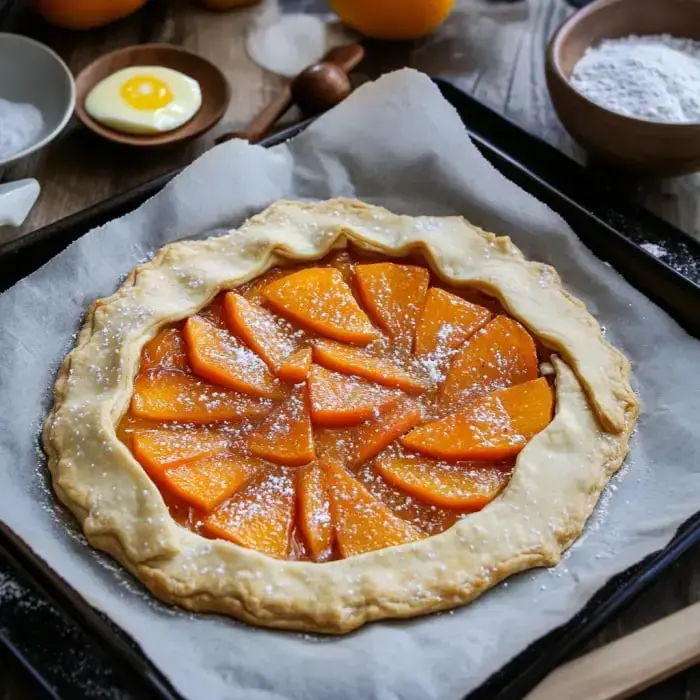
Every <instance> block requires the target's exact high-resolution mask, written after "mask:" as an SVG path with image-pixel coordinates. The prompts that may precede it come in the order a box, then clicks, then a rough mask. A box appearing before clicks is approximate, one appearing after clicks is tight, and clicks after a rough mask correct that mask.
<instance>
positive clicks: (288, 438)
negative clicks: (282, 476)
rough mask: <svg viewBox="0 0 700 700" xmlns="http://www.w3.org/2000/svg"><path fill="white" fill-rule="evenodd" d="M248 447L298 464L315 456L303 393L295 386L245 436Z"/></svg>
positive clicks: (266, 456)
mask: <svg viewBox="0 0 700 700" xmlns="http://www.w3.org/2000/svg"><path fill="white" fill-rule="evenodd" d="M248 449H249V450H250V451H251V452H252V453H253V454H254V455H257V456H258V457H262V458H263V459H267V460H270V461H271V462H276V463H277V464H283V465H285V466H288V467H299V466H301V465H303V464H308V463H309V462H311V461H312V460H313V459H314V458H315V457H316V452H315V450H314V435H313V429H312V427H311V419H310V417H309V407H308V401H307V398H306V392H305V391H304V388H303V387H295V388H294V390H293V391H292V393H291V395H290V396H289V398H288V399H287V400H286V401H285V402H283V403H281V404H280V405H279V406H278V407H277V408H275V409H274V410H273V411H272V412H271V413H270V414H268V415H267V416H266V417H265V419H264V420H263V421H262V423H260V425H259V426H258V428H257V429H256V430H255V432H253V433H251V435H250V436H249V437H248Z"/></svg>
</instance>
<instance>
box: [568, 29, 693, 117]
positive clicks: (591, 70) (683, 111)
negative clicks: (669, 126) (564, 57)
mask: <svg viewBox="0 0 700 700" xmlns="http://www.w3.org/2000/svg"><path fill="white" fill-rule="evenodd" d="M571 84H572V85H573V86H574V87H575V88H576V89H577V90H578V91H579V92H581V93H582V94H583V95H585V96H586V97H587V98H588V99H590V100H592V101H593V102H596V103H597V104H599V105H601V106H602V107H605V108H606V109H610V110H612V111H613V112H619V113H620V114H624V115H626V116H629V117H636V118H639V119H648V120H650V121H656V122H676V123H678V122H700V42H699V41H693V40H692V39H683V38H678V37H672V36H669V35H668V34H660V35H656V36H628V37H624V38H621V39H607V40H605V41H602V42H601V43H600V44H597V45H596V46H594V47H592V48H589V49H588V50H587V51H586V53H585V54H584V55H583V58H581V60H580V61H579V62H578V63H577V64H576V66H575V67H574V71H573V74H572V76H571Z"/></svg>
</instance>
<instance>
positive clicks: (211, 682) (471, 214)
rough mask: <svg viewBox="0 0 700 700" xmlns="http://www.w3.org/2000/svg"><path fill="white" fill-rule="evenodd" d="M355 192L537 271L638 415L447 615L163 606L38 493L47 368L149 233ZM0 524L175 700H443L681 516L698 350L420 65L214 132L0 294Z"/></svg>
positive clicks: (221, 224)
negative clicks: (605, 464) (151, 186)
mask: <svg viewBox="0 0 700 700" xmlns="http://www.w3.org/2000/svg"><path fill="white" fill-rule="evenodd" d="M337 195H343V196H348V197H358V198H360V199H364V200H366V201H368V202H371V203H375V204H381V205H384V206H386V207H388V208H389V209H392V210H394V211H396V212H399V213H406V214H433V215H451V214H461V215H464V216H466V217H467V218H469V219H470V220H471V221H472V222H473V223H475V224H477V225H479V226H482V227H483V228H485V229H488V230H491V231H494V232H496V233H498V234H507V235H510V236H511V237H512V238H513V240H514V241H515V243H516V244H517V245H518V246H520V247H521V248H522V249H523V251H524V252H525V254H526V255H527V256H528V257H531V258H534V259H537V260H541V261H544V262H546V263H549V264H551V265H554V266H555V267H556V268H557V269H558V271H559V273H560V274H561V277H562V278H563V280H564V283H565V285H566V287H567V288H568V289H569V290H570V291H571V292H572V293H573V294H574V295H576V296H578V297H580V298H581V299H583V300H584V301H585V302H586V304H587V305H588V308H589V309H590V311H591V312H592V313H593V314H594V315H595V316H597V318H598V319H599V321H600V322H601V324H602V325H603V326H604V327H605V328H606V329H607V335H608V338H609V339H610V340H611V341H612V342H613V343H614V344H615V345H617V346H618V347H619V348H621V349H622V350H623V351H624V352H625V353H626V354H627V355H628V357H630V359H631V360H632V362H633V371H634V383H635V388H636V389H637V390H638V391H639V393H640V395H641V398H642V401H643V412H642V416H641V418H640V421H639V425H638V429H637V431H636V434H635V436H634V439H633V445H632V452H631V456H630V458H629V459H628V462H627V466H626V467H625V468H624V469H623V472H622V473H621V475H620V476H618V477H616V478H615V480H614V482H613V484H611V486H610V487H609V488H608V491H607V492H606V494H605V495H604V496H603V499H602V504H601V506H599V508H598V510H597V511H596V513H595V514H594V516H592V518H591V520H590V522H589V523H588V526H587V530H586V533H585V534H584V536H583V537H582V539H581V540H580V541H579V542H578V543H577V544H576V545H575V546H574V547H573V549H572V550H571V551H570V553H569V554H568V555H567V556H566V557H565V558H564V560H563V561H562V562H561V563H560V564H559V566H557V567H555V568H554V569H552V570H541V571H536V572H529V573H525V574H523V575H520V576H518V577H516V578H514V579H511V580H510V581H509V582H508V583H507V584H504V585H501V586H500V587H499V588H497V589H495V590H493V591H491V592H490V593H488V594H487V595H485V596H483V597H482V598H481V599H479V600H478V601H476V602H475V603H473V604H471V605H469V606H467V607H465V608H462V609H459V610H456V611H454V612H452V613H448V614H442V615H434V616H431V617H427V618H423V619H418V620H415V621H408V622H390V623H375V624H372V625H369V626H368V627H365V628H364V629H362V630H360V631H359V632H357V633H355V634H352V635H349V636H346V637H339V638H316V637H311V636H308V635H298V634H293V633H280V632H274V631H269V630H260V629H254V628H251V627H247V626H245V625H243V624H240V623H238V622H235V621H232V620H228V619H224V618H217V617H213V616H193V615H189V614H185V613H182V612H180V611H177V610H173V609H170V608H167V607H165V606H163V605H161V604H160V603H158V602H157V601H156V600H154V599H153V598H152V597H151V596H150V595H148V594H147V593H146V592H145V591H144V590H143V589H142V588H141V587H140V586H139V585H138V584H137V583H135V582H134V581H133V579H131V577H130V576H129V575H127V574H125V573H124V572H123V571H122V570H121V568H120V567H118V566H116V565H114V564H113V563H112V562H111V561H110V560H109V559H108V558H107V557H104V556H102V555H100V554H98V553H96V552H94V551H92V550H91V549H90V548H88V547H87V546H86V545H85V544H84V543H83V542H82V540H81V538H80V537H79V536H77V535H76V534H75V530H76V528H75V525H74V524H73V522H72V520H71V519H70V517H68V516H66V514H65V513H64V512H63V511H62V510H61V509H59V508H58V507H57V506H55V504H54V501H53V499H52V497H51V494H50V492H49V491H48V490H47V479H46V473H45V464H44V459H43V456H42V455H41V453H40V451H39V450H38V448H37V445H38V435H39V431H40V427H41V423H42V421H43V419H44V417H45V415H46V412H47V410H48V406H49V401H50V388H51V385H52V383H53V378H54V373H55V371H56V369H57V367H58V364H59V362H60V361H61V359H62V358H63V356H64V355H65V353H66V352H67V351H68V349H69V348H70V346H71V344H72V342H73V340H74V334H75V332H76V330H77V329H78V327H79V325H80V322H81V319H82V316H83V313H84V311H85V309H86V308H87V306H88V304H89V303H90V302H91V301H92V300H93V299H95V298H97V297H102V296H106V295H109V294H110V293H111V292H112V291H113V290H114V289H115V287H116V286H117V285H118V284H119V282H120V280H121V279H122V278H123V276H124V275H125V274H126V273H127V272H128V271H129V270H130V269H131V268H132V267H133V266H134V265H136V264H137V263H138V262H140V261H143V260H144V259H146V258H147V257H148V256H150V255H152V253H153V252H154V251H155V250H156V249H157V248H158V247H159V246H161V245H163V244H164V243H167V242H170V241H173V240H175V239H179V238H183V237H190V236H199V235H203V234H206V233H210V232H212V231H217V230H221V229H222V228H228V227H233V226H236V225H238V224H240V223H241V222H242V221H243V220H244V219H245V218H246V217H248V216H250V215H252V214H254V213H257V212H258V211H260V210H261V209H263V208H264V207H266V206H267V205H268V204H270V203H271V202H273V201H275V200H277V199H280V198H313V199H326V198H328V197H333V196H337ZM0 319H2V326H1V327H0V358H1V361H0V407H1V410H0V479H1V481H0V518H1V519H2V520H3V521H4V522H5V523H6V524H7V525H8V526H9V527H10V528H12V529H13V530H14V531H15V532H16V533H17V534H18V535H19V536H20V537H22V538H23V539H24V540H25V541H26V542H28V543H29V544H30V545H31V547H32V548H33V549H34V550H35V552H36V553H37V554H38V555H39V556H40V557H42V558H43V559H45V560H46V562H47V563H48V564H49V565H50V566H51V567H52V568H54V569H55V570H56V571H57V572H58V573H59V574H60V575H61V576H62V577H63V578H64V579H65V580H66V581H67V582H68V583H69V584H70V585H71V586H73V587H74V588H75V589H76V590H77V591H79V592H80V593H81V594H82V595H83V596H84V597H85V598H86V599H87V600H88V601H90V603H92V604H93V605H94V606H95V607H97V608H99V609H100V610H102V611H103V612H104V613H106V614H107V615H108V616H109V617H110V618H111V619H112V620H114V621H115V622H116V623H117V624H118V625H119V626H120V627H122V628H123V629H124V630H125V631H126V632H127V633H128V634H130V635H131V636H132V637H133V639H134V640H136V642H138V644H139V645H140V646H141V648H142V649H143V651H144V653H145V654H146V655H147V656H148V657H150V659H151V660H152V661H153V662H154V663H155V665H156V666H157V667H158V668H160V669H161V670H162V671H163V672H164V673H165V675H166V676H167V677H168V678H169V679H170V680H171V682H172V683H173V684H174V686H175V687H176V688H177V689H178V690H179V691H180V692H181V693H182V694H183V695H185V696H186V697H188V698H207V700H216V699H218V698H227V699H231V700H233V699H236V700H238V699H240V700H244V699H245V700H262V699H263V698H264V699H265V700H272V699H273V698H295V699H296V700H299V699H302V698H303V699H306V698H309V699H311V698H313V699H318V700H321V699H324V700H325V699H326V698H330V697H333V698H337V699H338V700H351V699H352V700H354V699H355V698H358V697H362V698H366V699H370V698H382V699H383V700H387V699H389V698H402V699H406V700H408V699H413V698H415V699H416V700H417V699H419V698H420V699H421V700H424V699H426V698H436V699H437V698H439V699H440V700H445V699H448V698H457V697H461V696H462V695H463V694H464V693H466V692H467V691H468V690H470V689H472V688H474V687H476V686H477V685H479V684H480V683H481V682H482V681H483V680H484V679H485V678H487V677H488V676H489V675H490V674H491V673H492V672H494V671H495V670H497V669H498V668H499V667H500V666H502V665H503V664H504V663H506V662H507V661H508V660H509V659H510V658H511V657H513V656H514V655H515V654H517V653H518V652H519V651H521V650H522V649H524V648H525V647H526V646H527V645H528V644H529V643H530V642H532V641H534V640H535V639H537V638H538V637H540V636H541V635H543V634H544V633H546V632H547V631H549V630H551V629H552V628H554V627H556V626H558V625H560V624H562V623H564V622H566V621H567V620H568V619H569V618H571V616H572V615H573V614H574V613H576V611H578V610H579V609H580V608H581V607H582V606H583V605H584V604H585V603H586V601H587V600H588V599H589V598H590V597H591V596H592V595H593V594H594V593H595V592H596V591H597V590H598V589H599V588H600V587H601V586H602V585H603V584H604V583H605V582H606V581H607V580H608V579H609V578H610V577H611V576H612V575H613V574H615V573H617V572H619V571H621V570H623V569H625V568H627V567H628V566H630V565H632V564H633V563H635V562H636V561H638V560H640V559H641V558H642V557H644V556H645V555H646V554H648V553H650V552H652V551H654V550H657V549H659V548H661V547H663V546H664V545H665V544H666V543H667V542H668V541H669V539H670V538H671V537H672V535H673V533H674V532H675V530H676V528H677V527H678V525H679V524H680V523H681V522H682V521H683V520H685V519H686V518H687V517H689V516H690V515H691V514H693V513H694V512H695V511H696V510H698V509H699V508H700V431H699V430H698V429H697V425H698V417H699V416H700V343H698V342H697V341H695V340H693V339H692V338H690V337H689V336H688V335H687V334H686V333H685V332H684V331H682V330H681V329H680V328H679V327H678V326H677V325H676V323H675V322H673V321H672V320H671V319H670V318H669V317H668V316H667V315H666V314H665V313H663V312H662V311H660V310H659V309H658V308H657V307H656V306H654V305H653V304H652V303H651V302H650V301H648V300H647V299H646V298H645V297H644V296H642V295H641V294H640V293H638V292H637V291H635V290H634V289H633V288H632V287H630V286H629V285H628V284H627V283H626V282H625V281H624V280H623V279H622V278H621V277H620V276H619V275H618V274H617V273H615V272H614V271H613V270H612V269H611V268H610V267H609V266H606V265H604V264H603V263H601V262H600V261H599V260H597V259H596V258H595V257H593V255H591V254H590V253H589V252H588V250H587V249H586V248H585V247H584V246H583V245H582V244H581V243H580V242H579V240H578V239H577V238H576V236H575V235H574V234H573V233H572V231H571V230H570V229H569V228H568V227H567V226H566V224H565V223H564V222H563V221H562V220H561V219H560V218H559V217H558V216H556V215H555V214H554V213H552V212H551V211H550V210H549V209H548V208H547V207H545V206H544V205H542V204H541V203H539V202H538V201H536V200H535V199H534V198H532V197H531V196H530V195H528V194H526V193H525V192H523V191H522V190H520V189H519V188H518V187H516V186H515V185H513V184H512V183H510V182H509V181H507V180H506V179H505V178H504V177H502V176H501V175H500V174H499V173H498V172H497V171H495V170H494V169H493V168H492V167H491V166H490V165H489V164H488V163H487V162H486V161H485V160H484V159H483V158H482V156H481V155H480V154H479V153H478V151H477V150H476V148H475V147H474V146H473V144H472V143H471V141H470V140H469V138H468V136H467V134H466V133H465V131H464V129H463V126H462V124H461V121H460V119H459V117H458V116H457V114H456V113H455V112H454V110H453V109H452V107H451V106H450V105H449V104H448V103H446V102H445V101H444V100H443V99H442V97H441V96H440V94H439V92H438V90H437V89H436V88H435V87H434V86H433V84H432V83H431V82H430V81H429V80H428V79H427V78H426V77H424V76H422V75H420V74H418V73H415V72H412V71H400V72H398V73H394V74H391V75H389V76H386V77H384V78H382V79H380V80H379V81H377V82H376V83H373V84H370V85H367V86H365V87H363V88H361V89H360V90H358V91H357V93H355V94H354V95H353V96H352V97H351V98H350V99H348V100H347V101H346V102H345V103H344V104H343V105H341V106H340V107H339V108H336V109H335V110H333V111H332V112H331V113H329V114H328V115H326V116H324V117H323V118H321V119H320V120H319V121H318V122H316V123H315V124H314V125H313V126H312V127H311V128H309V129H308V131H306V132H305V133H304V134H302V135H301V136H299V137H297V138H296V139H295V140H293V141H292V142H290V143H288V144H286V145H282V146H278V147H276V148H273V149H271V150H265V149H263V148H260V147H255V146H249V145H247V144H244V143H241V142H229V143H228V144H225V145H222V146H219V147H217V148H215V149H214V150H212V151H210V152H208V153H206V154H205V155H204V156H202V157H201V158H200V159H199V160H197V161H196V162H195V163H194V164H193V165H191V166H190V167H189V168H187V169H186V170H185V171H184V172H183V173H182V174H181V175H180V176H179V177H177V178H176V179H175V180H174V181H173V182H172V183H171V184H170V185H168V186H167V187H166V188H165V190H164V191H163V192H161V193H160V194H158V195H157V196H156V197H154V198H153V199H151V200H150V201H149V202H147V203H146V204H144V205H143V206H142V207H141V208H139V209H138V210H136V211H134V212H132V213H131V214H128V215H127V216H125V217H123V218H122V219H119V220H116V221H112V222H110V223H109V224H107V225H105V226H103V227H101V228H99V229H96V230H94V231H92V232H90V233H89V234H87V235H86V236H84V237H83V238H81V239H80V240H79V241H78V242H77V243H75V244H73V245H72V246H71V247H70V248H69V249H68V250H66V251H64V252H63V253H61V254H60V255H58V256H57V257H56V258H54V259H53V260H52V261H51V262H50V263H49V264H48V265H46V266H45V267H43V268H42V269H41V270H39V271H38V272H36V273H34V274H33V275H31V276H30V277H28V278H27V279H25V280H23V281H21V282H20V283H19V284H17V285H16V286H15V287H14V288H12V289H10V290H9V291H8V292H6V293H5V294H3V295H2V296H0Z"/></svg>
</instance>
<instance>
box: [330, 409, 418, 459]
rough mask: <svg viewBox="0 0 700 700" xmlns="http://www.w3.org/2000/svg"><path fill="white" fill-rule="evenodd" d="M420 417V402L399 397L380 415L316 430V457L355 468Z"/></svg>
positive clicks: (414, 424) (377, 452) (374, 455)
mask: <svg viewBox="0 0 700 700" xmlns="http://www.w3.org/2000/svg"><path fill="white" fill-rule="evenodd" d="M420 420H421V409H420V405H419V404H418V403H417V402H416V401H414V400H413V399H409V398H403V399H401V400H400V401H399V403H398V404H397V405H396V406H394V407H393V408H391V409H390V410H389V411H387V412H386V413H385V414H384V415H382V416H380V417H379V418H374V419H372V420H368V421H365V422H364V423H361V424H360V425H357V426H355V427H353V428H341V429H339V430H330V429H327V428H321V429H320V430H317V432H316V451H317V453H318V455H319V456H320V457H323V458H325V459H328V460H331V461H338V462H342V463H343V464H346V465H347V466H349V467H351V468H356V467H359V466H360V465H361V464H364V463H365V462H367V461H369V460H370V459H373V458H374V457H376V456H377V455H378V454H379V453H380V452H381V451H382V450H383V449H384V448H386V447H388V446H389V445H390V444H391V443H392V442H393V441H394V440H396V438H398V437H400V436H401V435H404V434H405V433H407V432H408V431H409V430H411V428H413V427H415V426H416V425H418V423H420Z"/></svg>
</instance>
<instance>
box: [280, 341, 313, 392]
mask: <svg viewBox="0 0 700 700" xmlns="http://www.w3.org/2000/svg"><path fill="white" fill-rule="evenodd" d="M311 358H312V355H311V348H300V349H299V350H297V351H296V352H294V353H292V354H291V355H290V356H289V357H288V358H287V359H286V360H285V361H284V362H283V363H282V364H281V365H280V367H279V369H278V370H277V376H278V377H279V378H280V379H281V380H282V381H283V382H289V383H290V384H299V383H301V382H305V381H306V380H307V379H308V377H309V371H310V370H311Z"/></svg>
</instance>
